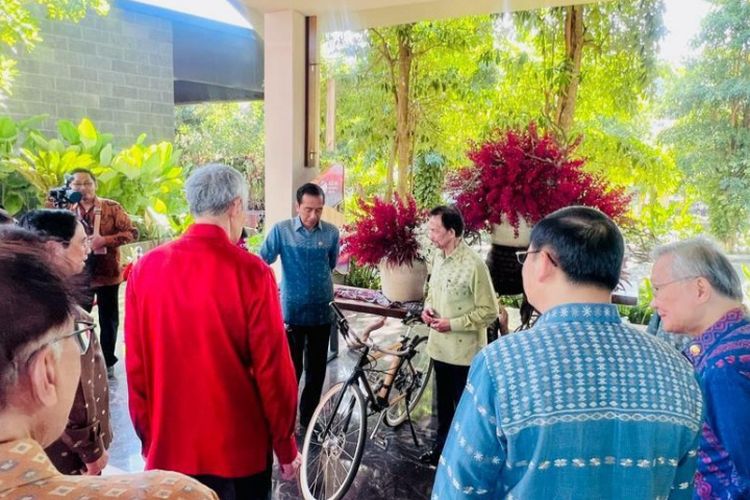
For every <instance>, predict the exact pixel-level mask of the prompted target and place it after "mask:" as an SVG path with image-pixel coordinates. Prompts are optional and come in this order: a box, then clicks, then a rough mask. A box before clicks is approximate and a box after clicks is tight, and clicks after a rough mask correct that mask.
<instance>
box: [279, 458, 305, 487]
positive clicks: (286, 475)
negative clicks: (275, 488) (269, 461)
mask: <svg viewBox="0 0 750 500" xmlns="http://www.w3.org/2000/svg"><path fill="white" fill-rule="evenodd" d="M300 464H302V455H300V454H299V452H298V453H297V456H296V457H294V460H292V463H290V464H281V479H283V480H284V481H291V480H292V479H294V478H296V477H297V472H298V471H299V466H300Z"/></svg>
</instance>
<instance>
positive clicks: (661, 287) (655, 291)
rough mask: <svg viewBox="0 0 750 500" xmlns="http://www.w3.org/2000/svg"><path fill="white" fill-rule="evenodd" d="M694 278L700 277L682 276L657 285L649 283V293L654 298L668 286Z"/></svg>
mask: <svg viewBox="0 0 750 500" xmlns="http://www.w3.org/2000/svg"><path fill="white" fill-rule="evenodd" d="M696 278H700V276H684V277H682V278H677V279H674V280H672V281H667V282H666V283H660V284H658V285H655V284H653V283H651V293H653V295H654V297H656V296H657V295H659V292H661V291H662V290H664V289H665V288H666V287H668V286H669V285H673V284H675V283H679V282H681V281H687V280H694V279H696Z"/></svg>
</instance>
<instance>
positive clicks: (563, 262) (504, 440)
mask: <svg viewBox="0 0 750 500" xmlns="http://www.w3.org/2000/svg"><path fill="white" fill-rule="evenodd" d="M623 253H624V243H623V239H622V235H621V234H620V231H619V230H618V229H617V226H616V225H615V224H614V223H613V222H612V221H611V220H610V219H609V218H608V217H607V216H605V215H604V214H602V213H601V212H599V211H597V210H594V209H590V208H584V207H570V208H566V209H563V210H559V211H557V212H555V213H553V214H551V215H549V216H548V217H546V218H545V219H544V220H542V221H541V222H539V223H538V224H537V225H536V226H535V227H534V229H533V231H532V233H531V244H530V246H529V250H528V251H525V252H518V255H519V260H520V261H522V262H523V283H524V290H525V291H526V294H527V295H528V298H529V301H530V302H531V304H532V305H533V306H534V307H535V308H536V309H537V310H539V311H540V312H541V313H542V315H541V317H540V318H539V320H538V321H537V323H536V325H534V327H533V328H531V329H530V330H527V331H522V332H518V333H515V334H513V335H509V336H507V337H502V338H500V339H498V340H497V341H496V342H493V343H492V344H490V345H489V346H487V347H486V348H485V349H483V350H482V351H481V352H480V353H479V354H478V355H477V356H476V358H475V359H474V362H473V363H472V366H471V370H470V373H469V382H468V384H467V386H466V390H465V391H464V394H463V397H462V398H461V402H460V403H459V406H458V409H457V410H456V416H455V418H454V419H453V426H452V428H451V432H450V434H449V436H448V441H447V443H446V445H445V448H444V450H443V455H442V457H441V458H440V465H439V467H438V471H437V477H436V478H435V484H434V488H433V499H446V498H451V499H452V498H474V497H479V498H521V499H540V500H541V499H545V500H546V499H553V498H554V499H576V500H578V499H591V500H600V499H655V498H659V499H662V498H663V499H666V498H680V497H682V498H689V497H690V495H691V493H692V492H691V489H692V485H691V480H692V477H693V474H694V472H695V456H696V451H695V450H696V448H697V444H698V431H699V426H700V421H701V411H702V399H701V396H700V389H699V387H698V384H697V383H696V381H695V378H694V377H693V374H692V372H691V369H690V365H689V364H688V363H687V362H686V361H685V359H684V358H683V357H682V356H681V355H680V353H679V352H677V351H676V350H675V349H673V348H672V347H670V346H668V345H667V344H665V343H664V342H662V341H661V340H659V339H656V338H654V337H653V336H651V335H648V334H645V333H640V332H638V331H637V330H634V329H632V328H629V327H627V326H625V325H623V324H622V322H621V321H620V317H619V314H618V312H617V308H616V307H615V306H614V305H612V304H610V294H611V292H612V290H613V289H614V288H615V286H616V285H617V282H618V280H619V276H620V269H621V266H622V258H623Z"/></svg>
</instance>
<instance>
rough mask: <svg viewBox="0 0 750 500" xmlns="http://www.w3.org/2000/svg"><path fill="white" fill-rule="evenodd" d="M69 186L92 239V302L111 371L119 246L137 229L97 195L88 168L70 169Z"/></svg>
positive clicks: (130, 239)
mask: <svg viewBox="0 0 750 500" xmlns="http://www.w3.org/2000/svg"><path fill="white" fill-rule="evenodd" d="M68 186H69V187H70V188H72V189H73V190H74V191H77V192H79V193H81V201H79V202H78V203H76V204H74V205H71V206H70V209H71V210H73V211H74V212H75V213H76V214H77V215H78V217H79V218H80V219H81V220H82V221H83V222H84V225H85V226H86V232H87V234H89V236H92V239H91V255H90V256H89V261H88V263H87V265H88V266H89V269H90V272H91V291H92V304H89V305H88V307H87V309H88V310H89V311H90V310H91V308H92V307H93V300H94V297H95V298H96V303H97V305H98V307H99V327H100V332H101V344H102V352H103V353H104V361H105V362H106V363H107V373H108V374H109V375H110V376H113V374H114V365H115V363H117V357H116V356H115V345H116V343H117V328H118V327H119V325H120V310H119V303H118V292H119V288H120V283H121V282H122V277H121V275H120V262H119V260H120V251H119V247H120V246H122V245H125V244H127V243H131V242H133V241H135V240H136V238H137V237H138V230H137V229H136V228H135V227H134V226H133V223H132V221H131V220H130V217H128V214H127V213H126V212H125V210H124V209H123V208H122V206H121V205H120V204H119V203H117V202H116V201H113V200H108V199H106V198H99V197H97V196H96V178H95V177H94V174H93V173H91V171H90V170H87V169H83V168H79V169H75V170H73V171H71V173H70V177H69V178H68ZM97 214H98V215H99V221H100V222H99V227H98V229H99V231H98V234H96V226H97V223H96V216H97Z"/></svg>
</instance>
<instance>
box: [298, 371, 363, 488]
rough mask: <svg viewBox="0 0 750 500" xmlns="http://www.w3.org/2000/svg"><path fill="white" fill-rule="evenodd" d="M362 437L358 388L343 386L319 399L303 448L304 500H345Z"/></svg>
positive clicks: (360, 451) (302, 479)
mask: <svg viewBox="0 0 750 500" xmlns="http://www.w3.org/2000/svg"><path fill="white" fill-rule="evenodd" d="M339 399H340V403H339ZM337 403H338V405H337ZM326 427H328V431H327V432H325V429H326ZM365 434H367V408H366V405H365V398H364V397H363V396H362V393H361V392H360V390H359V388H358V387H357V386H356V385H346V384H344V383H343V382H342V383H339V384H336V385H334V386H333V387H331V388H330V389H329V390H328V392H326V393H325V394H324V395H323V397H322V398H321V399H320V403H319V404H318V407H317V408H316V409H315V412H314V413H313V416H312V419H311V420H310V425H309V426H308V428H307V432H306V433H305V441H304V444H303V445H302V465H301V466H300V485H301V490H302V495H303V497H304V498H305V499H306V500H313V499H315V500H322V499H326V500H338V499H340V498H342V497H343V496H344V494H345V493H346V492H347V490H348V489H349V487H350V486H351V484H352V481H354V476H356V475H357V469H359V463H360V461H361V460H362V452H363V451H364V448H365Z"/></svg>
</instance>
